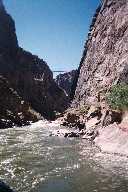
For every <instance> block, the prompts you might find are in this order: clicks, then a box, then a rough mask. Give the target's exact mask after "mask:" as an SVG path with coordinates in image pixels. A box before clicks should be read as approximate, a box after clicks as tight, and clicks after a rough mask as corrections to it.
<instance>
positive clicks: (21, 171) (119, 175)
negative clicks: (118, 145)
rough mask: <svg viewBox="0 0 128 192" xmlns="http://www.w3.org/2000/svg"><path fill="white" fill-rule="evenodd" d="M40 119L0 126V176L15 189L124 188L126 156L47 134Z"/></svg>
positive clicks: (104, 191)
mask: <svg viewBox="0 0 128 192" xmlns="http://www.w3.org/2000/svg"><path fill="white" fill-rule="evenodd" d="M57 128H58V125H57V124H53V123H52V124H47V123H44V122H42V121H40V122H38V123H35V124H32V125H31V126H28V127H23V128H12V129H6V130H0V179H1V180H3V181H4V182H6V183H7V184H9V185H10V186H11V187H12V188H13V189H14V190H15V191H16V192H126V191H128V159H127V157H125V156H122V157H121V156H117V155H112V154H105V153H102V152H101V151H100V150H99V149H98V148H97V147H96V146H95V145H94V144H93V143H90V142H87V141H86V140H80V139H75V138H74V139H66V138H61V137H49V134H50V132H51V131H53V130H56V129H57Z"/></svg>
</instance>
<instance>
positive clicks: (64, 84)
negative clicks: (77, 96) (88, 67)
mask: <svg viewBox="0 0 128 192" xmlns="http://www.w3.org/2000/svg"><path fill="white" fill-rule="evenodd" d="M76 76H77V70H72V71H69V72H66V73H63V74H59V75H57V77H56V78H55V81H56V83H57V85H58V86H59V87H61V88H62V89H63V90H65V91H66V94H67V95H68V96H69V98H70V96H71V94H72V86H73V82H74V80H75V78H76Z"/></svg>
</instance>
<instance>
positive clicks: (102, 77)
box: [73, 0, 128, 107]
mask: <svg viewBox="0 0 128 192" xmlns="http://www.w3.org/2000/svg"><path fill="white" fill-rule="evenodd" d="M122 81H123V82H126V83H128V1H127V0H118V1H117V0H104V1H103V3H102V6H100V7H99V8H98V9H97V11H96V14H95V15H94V18H93V22H92V25H91V26H90V32H89V36H88V40H87V42H86V44H85V49H84V53H83V57H82V60H81V63H80V67H79V77H78V81H77V86H76V90H75V96H74V101H73V106H74V107H78V106H83V105H85V104H87V103H90V104H93V103H95V102H103V101H104V95H105V93H106V92H107V91H108V90H109V89H110V87H111V86H112V85H113V84H116V83H118V82H122Z"/></svg>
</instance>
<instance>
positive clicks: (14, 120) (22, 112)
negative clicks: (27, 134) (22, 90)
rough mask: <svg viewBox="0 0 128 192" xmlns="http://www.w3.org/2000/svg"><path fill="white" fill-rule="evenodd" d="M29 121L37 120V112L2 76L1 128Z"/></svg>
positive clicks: (20, 124)
mask: <svg viewBox="0 0 128 192" xmlns="http://www.w3.org/2000/svg"><path fill="white" fill-rule="evenodd" d="M29 121H33V122H34V121H37V114H36V113H35V112H34V111H32V109H31V107H30V105H29V104H28V103H27V102H25V101H23V99H22V98H21V97H20V96H19V95H18V94H17V92H16V91H15V90H14V89H12V88H11V87H10V85H9V83H8V81H7V80H6V79H5V78H3V77H2V76H0V129H2V128H8V127H12V126H14V125H17V126H22V125H27V124H28V123H29Z"/></svg>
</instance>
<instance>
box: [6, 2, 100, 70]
mask: <svg viewBox="0 0 128 192" xmlns="http://www.w3.org/2000/svg"><path fill="white" fill-rule="evenodd" d="M99 2H100V0H27V1H26V0H4V4H5V7H6V9H7V11H8V12H9V13H10V14H11V15H12V16H13V18H14V20H15V23H16V30H17V36H18V40H19V45H20V46H21V47H23V48H24V49H26V50H28V51H31V52H32V53H33V54H36V55H38V56H39V57H41V58H43V59H44V60H46V61H47V63H48V65H49V66H50V67H51V68H52V69H53V70H64V71H69V70H71V69H74V68H76V67H77V66H78V65H79V62H80V58H81V55H82V51H83V45H84V41H85V39H86V36H87V33H88V28H89V25H90V22H91V19H92V16H93V14H94V13H95V9H96V8H97V6H98V4H99Z"/></svg>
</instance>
